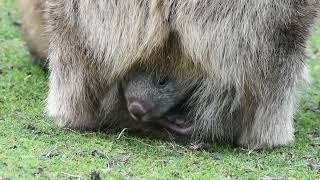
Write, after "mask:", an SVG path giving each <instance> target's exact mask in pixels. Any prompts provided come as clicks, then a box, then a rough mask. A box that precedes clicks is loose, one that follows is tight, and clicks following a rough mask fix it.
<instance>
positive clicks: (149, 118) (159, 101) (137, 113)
mask: <svg viewBox="0 0 320 180" xmlns="http://www.w3.org/2000/svg"><path fill="white" fill-rule="evenodd" d="M160 71H161V72H160ZM191 84H192V83H191ZM122 87H123V90H124V96H125V99H126V103H127V109H128V111H129V113H130V115H131V117H132V118H133V119H135V120H139V121H143V122H148V123H156V124H157V125H160V126H162V127H165V128H167V129H169V130H170V131H173V132H174V133H177V134H181V135H188V134H191V133H192V125H191V123H192V122H191V121H190V120H189V119H186V116H185V115H186V113H187V112H186V110H187V107H186V106H185V105H186V104H185V103H187V101H188V97H190V95H191V92H192V88H191V87H190V84H188V85H187V82H186V81H181V79H179V80H178V79H177V78H175V77H174V75H172V74H170V73H167V72H164V71H162V70H152V71H151V70H146V71H135V72H131V73H129V75H128V77H127V78H126V79H125V81H124V82H123V83H122Z"/></svg>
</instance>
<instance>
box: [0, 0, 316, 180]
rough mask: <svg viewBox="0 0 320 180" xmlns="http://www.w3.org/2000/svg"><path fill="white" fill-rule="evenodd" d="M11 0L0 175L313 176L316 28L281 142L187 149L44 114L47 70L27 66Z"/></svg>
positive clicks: (1, 4) (3, 63) (0, 73)
mask: <svg viewBox="0 0 320 180" xmlns="http://www.w3.org/2000/svg"><path fill="white" fill-rule="evenodd" d="M14 3H15V1H13V0H0V179H6V178H10V179H18V178H19V179H34V178H36V179H48V178H50V179H56V178H58V179H61V178H62V179H69V178H76V179H77V178H83V179H90V178H92V179H98V178H99V177H100V178H115V179H124V178H126V179H127V178H133V179H153V178H157V179H209V178H210V179H211V178H219V179H221V178H228V177H229V178H232V179H233V178H239V179H268V178H270V179H272V178H274V179H277V178H289V179H320V165H319V164H320V107H319V106H320V104H319V102H320V28H318V29H319V30H318V31H316V30H315V33H313V36H312V38H311V40H310V42H309V45H308V48H307V54H308V59H309V65H310V72H311V75H312V81H311V86H310V88H309V89H308V91H307V93H304V95H303V98H302V101H301V103H300V109H299V111H298V112H297V114H296V116H295V126H296V132H295V134H296V141H295V143H294V144H292V145H291V146H289V147H284V148H279V149H275V150H264V151H251V150H247V149H241V148H232V147H229V146H222V145H212V146H210V147H209V148H207V149H205V150H202V149H199V150H195V149H194V148H190V146H188V145H183V144H180V145H179V144H176V143H174V142H172V141H169V140H160V139H155V138H147V137H139V136H135V135H131V134H126V133H125V134H124V135H123V136H121V137H120V138H117V137H118V134H119V133H120V132H116V133H99V132H97V133H88V132H87V133H84V132H77V131H71V130H65V129H58V128H56V127H55V126H54V124H53V123H52V121H51V120H50V119H49V118H48V117H47V116H46V114H45V112H44V107H45V100H46V96H47V90H48V86H47V81H48V74H47V73H46V72H45V71H43V70H42V69H41V68H40V67H38V66H36V65H33V64H31V63H30V62H31V56H30V55H29V53H28V51H27V50H26V48H25V44H24V42H23V41H22V40H21V32H20V27H19V16H18V14H17V12H16V10H15V8H14V7H15V4H14Z"/></svg>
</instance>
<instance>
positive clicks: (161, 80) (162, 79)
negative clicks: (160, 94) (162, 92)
mask: <svg viewBox="0 0 320 180" xmlns="http://www.w3.org/2000/svg"><path fill="white" fill-rule="evenodd" d="M168 82H169V78H168V76H160V77H159V78H158V79H157V82H156V85H157V86H160V87H163V86H166V85H167V84H168Z"/></svg>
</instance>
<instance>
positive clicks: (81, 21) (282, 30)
mask: <svg viewBox="0 0 320 180" xmlns="http://www.w3.org/2000/svg"><path fill="white" fill-rule="evenodd" d="M318 9H319V1H316V0H305V1H301V0H281V1H279V0H264V1H257V0H248V1H229V0H211V1H209V0H207V1H203V0H139V1H138V0H130V1H127V0H110V1H104V0H96V1H89V0H83V1H64V0H47V3H46V12H47V14H46V17H47V19H48V30H49V40H50V43H49V59H50V65H49V66H50V72H51V73H50V83H49V96H48V112H49V115H50V116H52V117H54V119H55V120H56V122H57V124H58V125H59V126H60V127H69V128H73V129H96V128H98V127H101V126H108V125H110V124H112V123H114V122H118V121H119V118H115V117H116V116H117V115H118V114H119V111H118V107H119V106H122V105H121V100H120V98H119V97H120V96H119V84H120V82H121V81H122V79H123V78H124V77H125V76H126V75H127V74H128V73H129V72H130V71H131V70H132V69H133V68H134V67H136V66H137V64H142V65H143V66H146V67H149V68H156V69H158V68H159V69H160V68H162V67H163V66H170V67H172V72H173V75H174V77H175V78H178V79H192V78H193V77H197V76H202V77H203V78H201V80H200V81H198V82H197V84H198V85H197V88H196V90H195V91H194V92H193V93H192V95H191V96H190V98H189V99H188V102H187V103H186V104H187V107H188V110H189V111H188V113H187V115H186V116H187V117H188V118H190V119H192V122H193V126H194V130H193V132H192V137H193V140H205V141H218V142H223V143H230V144H235V145H239V146H242V147H248V148H258V149H260V148H273V147H278V146H282V145H288V144H290V143H291V142H292V141H293V139H294V125H293V115H294V112H295V109H296V106H297V102H298V101H297V100H298V97H299V96H298V94H299V91H300V89H301V88H302V87H303V86H304V83H305V82H306V80H307V79H308V73H307V67H306V61H305V55H304V47H305V43H306V39H307V37H308V35H309V30H310V27H311V25H312V23H313V21H314V19H315V17H316V15H317V11H318ZM168 57H169V58H168Z"/></svg>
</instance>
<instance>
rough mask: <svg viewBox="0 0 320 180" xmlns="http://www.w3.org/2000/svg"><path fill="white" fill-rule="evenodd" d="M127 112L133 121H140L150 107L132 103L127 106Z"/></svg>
mask: <svg viewBox="0 0 320 180" xmlns="http://www.w3.org/2000/svg"><path fill="white" fill-rule="evenodd" d="M128 111H129V113H130V115H131V116H132V118H133V119H135V120H142V118H143V117H144V116H145V115H147V114H148V113H150V111H151V106H150V105H148V104H146V103H143V102H136V101H135V102H132V103H130V104H129V106H128Z"/></svg>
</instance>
